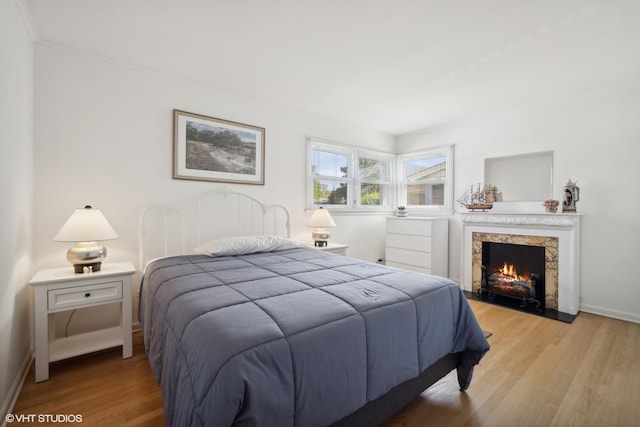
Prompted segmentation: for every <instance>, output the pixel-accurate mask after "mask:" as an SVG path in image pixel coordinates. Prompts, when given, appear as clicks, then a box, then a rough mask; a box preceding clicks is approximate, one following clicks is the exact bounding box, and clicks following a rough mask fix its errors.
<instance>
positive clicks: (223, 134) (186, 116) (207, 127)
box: [173, 110, 265, 185]
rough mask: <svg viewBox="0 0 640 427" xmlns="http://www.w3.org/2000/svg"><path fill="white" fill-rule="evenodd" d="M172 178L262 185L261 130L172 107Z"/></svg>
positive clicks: (262, 155)
mask: <svg viewBox="0 0 640 427" xmlns="http://www.w3.org/2000/svg"><path fill="white" fill-rule="evenodd" d="M173 132H174V136H173V178H174V179H188V180H196V181H216V182H230V183H238V184H255V185H264V157H265V129H264V128H262V127H258V126H252V125H248V124H245V123H238V122H234V121H230V120H224V119H219V118H216V117H209V116H204V115H201V114H195V113H189V112H186V111H181V110H173Z"/></svg>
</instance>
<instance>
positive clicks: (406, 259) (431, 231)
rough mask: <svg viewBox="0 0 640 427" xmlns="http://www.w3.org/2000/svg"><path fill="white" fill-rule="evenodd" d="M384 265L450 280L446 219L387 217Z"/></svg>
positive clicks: (447, 222) (447, 224)
mask: <svg viewBox="0 0 640 427" xmlns="http://www.w3.org/2000/svg"><path fill="white" fill-rule="evenodd" d="M385 260H386V265H388V266H391V267H398V268H404V269H407V270H413V271H419V272H421V273H430V274H435V275H438V276H444V277H448V276H449V219H448V218H442V217H428V218H426V217H407V218H400V217H387V225H386V234H385Z"/></svg>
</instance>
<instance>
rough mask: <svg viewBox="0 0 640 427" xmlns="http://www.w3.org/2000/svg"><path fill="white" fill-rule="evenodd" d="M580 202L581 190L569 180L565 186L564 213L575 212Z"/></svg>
mask: <svg viewBox="0 0 640 427" xmlns="http://www.w3.org/2000/svg"><path fill="white" fill-rule="evenodd" d="M576 182H577V181H576ZM578 200H580V188H579V187H578V186H577V185H576V183H575V182H573V181H571V180H569V181H568V182H567V183H566V184H565V185H564V195H563V200H562V212H575V211H576V202H577V201H578Z"/></svg>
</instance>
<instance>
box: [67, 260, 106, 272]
mask: <svg viewBox="0 0 640 427" xmlns="http://www.w3.org/2000/svg"><path fill="white" fill-rule="evenodd" d="M100 267H102V262H92V263H89V264H73V271H74V272H75V273H84V272H85V270H84V269H85V268H86V269H89V271H91V272H92V273H95V272H96V271H100Z"/></svg>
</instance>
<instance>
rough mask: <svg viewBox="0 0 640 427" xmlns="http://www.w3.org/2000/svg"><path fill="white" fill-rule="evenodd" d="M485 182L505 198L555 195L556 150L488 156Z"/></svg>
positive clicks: (548, 196)
mask: <svg viewBox="0 0 640 427" xmlns="http://www.w3.org/2000/svg"><path fill="white" fill-rule="evenodd" d="M484 183H485V184H492V185H495V186H496V187H498V191H500V192H501V193H502V200H503V201H505V202H514V201H535V200H546V199H550V198H553V151H541V152H538V153H527V154H520V155H515V156H504V157H492V158H488V159H484Z"/></svg>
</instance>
